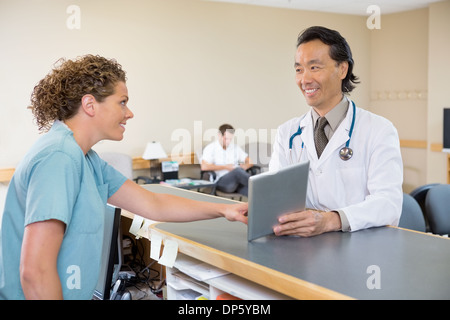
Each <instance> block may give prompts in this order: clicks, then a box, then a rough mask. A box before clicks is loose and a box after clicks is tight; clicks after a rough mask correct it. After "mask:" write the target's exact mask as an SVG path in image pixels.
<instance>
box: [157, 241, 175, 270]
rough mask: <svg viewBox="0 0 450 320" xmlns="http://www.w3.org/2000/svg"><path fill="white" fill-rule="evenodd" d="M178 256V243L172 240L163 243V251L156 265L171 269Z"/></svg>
mask: <svg viewBox="0 0 450 320" xmlns="http://www.w3.org/2000/svg"><path fill="white" fill-rule="evenodd" d="M177 254H178V242H176V241H173V240H169V239H167V240H165V241H164V250H163V253H162V256H161V258H160V259H159V261H158V263H159V264H162V265H164V266H166V267H169V268H172V267H173V264H174V263H175V260H176V259H177Z"/></svg>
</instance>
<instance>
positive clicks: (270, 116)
mask: <svg viewBox="0 0 450 320" xmlns="http://www.w3.org/2000/svg"><path fill="white" fill-rule="evenodd" d="M449 3H450V2H449V1H446V2H443V3H436V4H433V5H431V6H430V9H422V10H414V11H409V12H404V13H398V14H391V15H383V14H382V16H381V29H380V30H369V29H368V28H367V27H366V19H367V17H361V16H359V17H358V16H352V15H340V14H327V13H318V12H307V11H297V10H288V9H276V8H269V7H259V6H247V5H236V4H227V3H213V2H207V1H201V0H132V1H128V2H123V1H118V0H97V1H88V0H59V1H57V2H55V1H52V0H41V1H27V0H4V1H0V40H1V44H2V45H1V46H2V49H1V50H0V61H1V63H0V97H1V98H2V99H1V103H0V112H1V114H2V120H3V121H2V126H0V150H1V152H0V168H2V167H14V166H16V165H17V163H18V161H19V160H20V158H21V157H22V156H23V155H24V153H25V152H26V151H27V149H28V148H29V147H30V145H31V144H32V143H33V142H34V141H35V140H36V138H37V137H38V136H39V135H38V134H37V130H36V128H35V126H34V125H33V123H32V117H31V113H30V111H29V110H27V109H26V107H27V106H28V104H29V96H30V93H31V91H32V88H33V86H34V85H35V84H36V83H37V81H38V80H40V79H41V78H42V77H43V76H44V75H45V74H46V73H47V72H48V71H49V70H50V68H51V66H52V64H53V63H54V62H55V61H56V60H57V59H58V58H60V57H67V58H73V57H75V56H78V55H82V54H86V53H94V54H101V55H104V56H106V57H114V58H116V59H117V60H118V61H119V62H120V63H121V64H122V65H123V67H124V69H125V70H127V72H128V88H129V94H130V98H131V99H130V103H129V105H130V107H132V110H133V111H134V113H135V119H133V120H131V121H130V122H129V125H128V126H127V132H126V136H125V139H124V140H123V141H122V142H103V143H100V144H99V145H97V146H96V149H97V150H98V151H113V150H114V151H121V152H124V153H127V154H129V155H131V156H140V155H142V153H143V149H144V146H145V144H146V143H147V141H152V140H156V141H160V142H161V143H162V144H163V146H164V148H165V149H166V152H168V153H170V152H172V151H176V152H179V151H185V150H186V149H190V150H189V151H191V150H192V149H193V148H194V147H196V145H195V144H197V147H198V144H199V143H200V144H202V140H203V138H205V139H206V138H210V136H211V132H212V131H214V129H215V128H216V127H217V126H218V125H220V124H221V123H223V122H230V123H232V124H233V125H234V126H235V127H236V128H238V129H242V130H243V132H244V133H245V134H246V135H247V138H248V139H256V138H257V139H260V140H270V139H271V138H272V136H271V133H270V132H271V130H273V129H275V128H276V127H277V126H278V125H279V124H280V123H282V122H284V121H285V120H287V119H289V118H291V117H293V116H297V115H299V114H301V113H303V112H304V111H305V110H307V106H306V105H305V102H304V99H303V98H302V96H301V94H300V92H299V90H298V88H296V86H295V83H294V72H293V55H294V51H295V40H296V37H297V35H298V33H299V32H300V31H301V30H303V29H304V28H306V27H308V26H310V25H325V26H328V27H330V28H334V29H337V30H339V31H340V32H341V33H342V34H343V35H344V36H345V37H346V38H347V40H348V41H349V43H350V46H351V47H352V50H353V53H354V58H355V62H356V65H355V73H356V74H357V75H358V76H359V77H360V78H361V80H362V83H361V84H360V85H358V87H357V89H356V90H355V91H354V93H352V99H354V100H355V101H356V102H357V104H358V106H360V107H363V108H367V109H369V110H371V111H373V112H375V113H378V114H380V115H383V116H385V117H387V118H388V119H390V120H391V121H392V122H393V123H394V124H395V125H396V127H397V128H398V130H399V135H400V138H401V139H407V140H426V141H427V142H428V144H431V143H440V142H442V108H443V107H445V106H447V107H450V101H449V100H448V98H447V95H446V93H447V91H448V89H447V87H448V84H449V82H448V78H447V77H446V75H448V74H449V71H450V70H449V68H450V63H449V62H448V54H447V53H448V52H450V43H449V41H450V40H448V39H449V37H448V34H450V32H449V31H450V30H449V28H450V22H449V21H448V17H449V16H450V8H449V6H450V5H449ZM72 4H76V5H78V6H79V7H80V9H81V29H79V30H69V29H68V28H67V27H66V21H67V19H68V18H69V16H70V14H68V13H66V9H67V8H68V7H69V6H70V5H72ZM446 71H447V72H446ZM424 123H425V126H424ZM211 130H212V131H211ZM183 142H184V143H185V144H184V145H183V144H182V143H183ZM402 154H403V159H404V165H405V190H410V189H412V188H413V187H415V186H418V185H421V184H424V183H427V182H436V181H437V182H445V180H446V178H445V174H446V172H445V170H446V164H445V159H446V157H445V155H443V154H441V153H439V152H431V151H427V150H426V149H410V148H402Z"/></svg>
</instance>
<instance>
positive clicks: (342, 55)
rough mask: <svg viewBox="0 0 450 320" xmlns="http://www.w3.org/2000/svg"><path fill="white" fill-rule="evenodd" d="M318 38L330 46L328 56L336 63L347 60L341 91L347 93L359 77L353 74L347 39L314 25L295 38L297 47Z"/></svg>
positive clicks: (337, 33) (335, 32) (352, 62)
mask: <svg viewBox="0 0 450 320" xmlns="http://www.w3.org/2000/svg"><path fill="white" fill-rule="evenodd" d="M316 39H318V40H320V41H322V42H323V43H325V44H326V45H329V46H330V57H331V59H333V60H334V61H336V62H337V63H338V64H340V63H341V62H344V61H347V62H348V70H347V75H346V76H345V79H344V80H342V87H341V89H342V92H344V93H349V92H351V91H352V90H353V89H354V88H355V85H354V84H357V83H359V81H358V80H359V79H358V77H357V76H355V75H354V74H353V65H354V61H353V57H352V51H351V50H350V46H349V45H348V43H347V41H346V40H345V38H344V37H342V36H341V34H340V33H339V32H337V31H335V30H331V29H328V28H325V27H320V26H314V27H309V28H308V29H305V30H303V31H302V32H301V33H300V34H299V36H298V39H297V48H298V47H299V46H300V45H301V44H302V43H306V42H310V41H312V40H316Z"/></svg>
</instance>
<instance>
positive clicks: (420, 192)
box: [409, 183, 439, 232]
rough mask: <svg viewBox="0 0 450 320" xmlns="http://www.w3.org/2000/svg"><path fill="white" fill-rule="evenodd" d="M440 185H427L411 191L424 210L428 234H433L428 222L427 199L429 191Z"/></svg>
mask: <svg viewBox="0 0 450 320" xmlns="http://www.w3.org/2000/svg"><path fill="white" fill-rule="evenodd" d="M438 184H439V183H429V184H425V185H423V186H420V187H417V188H415V189H414V190H413V191H411V192H410V193H409V194H410V195H411V196H412V197H413V198H414V199H416V201H417V203H418V204H419V206H420V208H421V209H422V212H423V215H424V216H425V224H426V226H427V232H431V230H430V224H429V222H428V218H427V209H426V208H425V199H426V197H427V193H428V191H429V190H430V189H431V188H433V187H434V186H437V185H438Z"/></svg>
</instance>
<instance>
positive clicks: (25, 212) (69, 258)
mask: <svg viewBox="0 0 450 320" xmlns="http://www.w3.org/2000/svg"><path fill="white" fill-rule="evenodd" d="M125 181H126V177H124V176H123V175H122V174H121V173H119V172H118V171H117V170H115V169H114V168H113V167H111V166H110V165H108V164H107V163H106V162H105V161H103V160H102V159H100V157H99V156H98V155H97V153H95V151H93V150H90V151H89V152H88V153H87V154H86V155H84V153H83V151H82V150H81V148H80V147H79V145H78V144H77V142H76V141H75V139H74V137H73V132H72V131H71V130H70V129H69V128H68V127H67V126H66V125H65V124H64V123H62V122H59V121H56V122H55V123H54V125H53V126H52V128H51V129H50V131H49V132H48V133H47V134H45V135H44V136H42V137H41V138H40V139H39V140H38V141H37V142H36V143H35V144H34V146H33V147H32V148H31V150H30V151H29V152H28V153H27V155H26V156H25V157H24V159H23V160H22V161H21V163H20V164H19V166H18V167H17V168H16V172H15V174H14V176H13V178H12V180H11V182H10V185H9V188H8V193H7V196H6V201H5V209H4V212H3V217H2V224H1V230H0V241H1V243H0V299H24V294H23V291H22V287H21V284H20V276H19V265H20V252H21V247H22V239H23V234H24V228H25V226H27V225H28V224H30V223H33V222H38V221H45V220H49V219H56V220H60V221H62V222H63V223H64V224H65V225H66V230H65V234H64V239H63V242H62V245H61V249H60V252H59V255H58V262H57V263H58V274H59V277H60V279H61V285H62V291H63V297H64V299H91V298H92V294H93V292H94V288H95V286H96V284H97V280H98V276H99V269H100V264H101V263H100V258H101V250H102V245H103V226H104V220H105V207H106V203H107V200H108V198H109V197H111V196H112V195H113V194H114V193H115V192H116V191H117V190H118V189H119V188H120V187H121V186H122V184H123V183H124V182H125Z"/></svg>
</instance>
